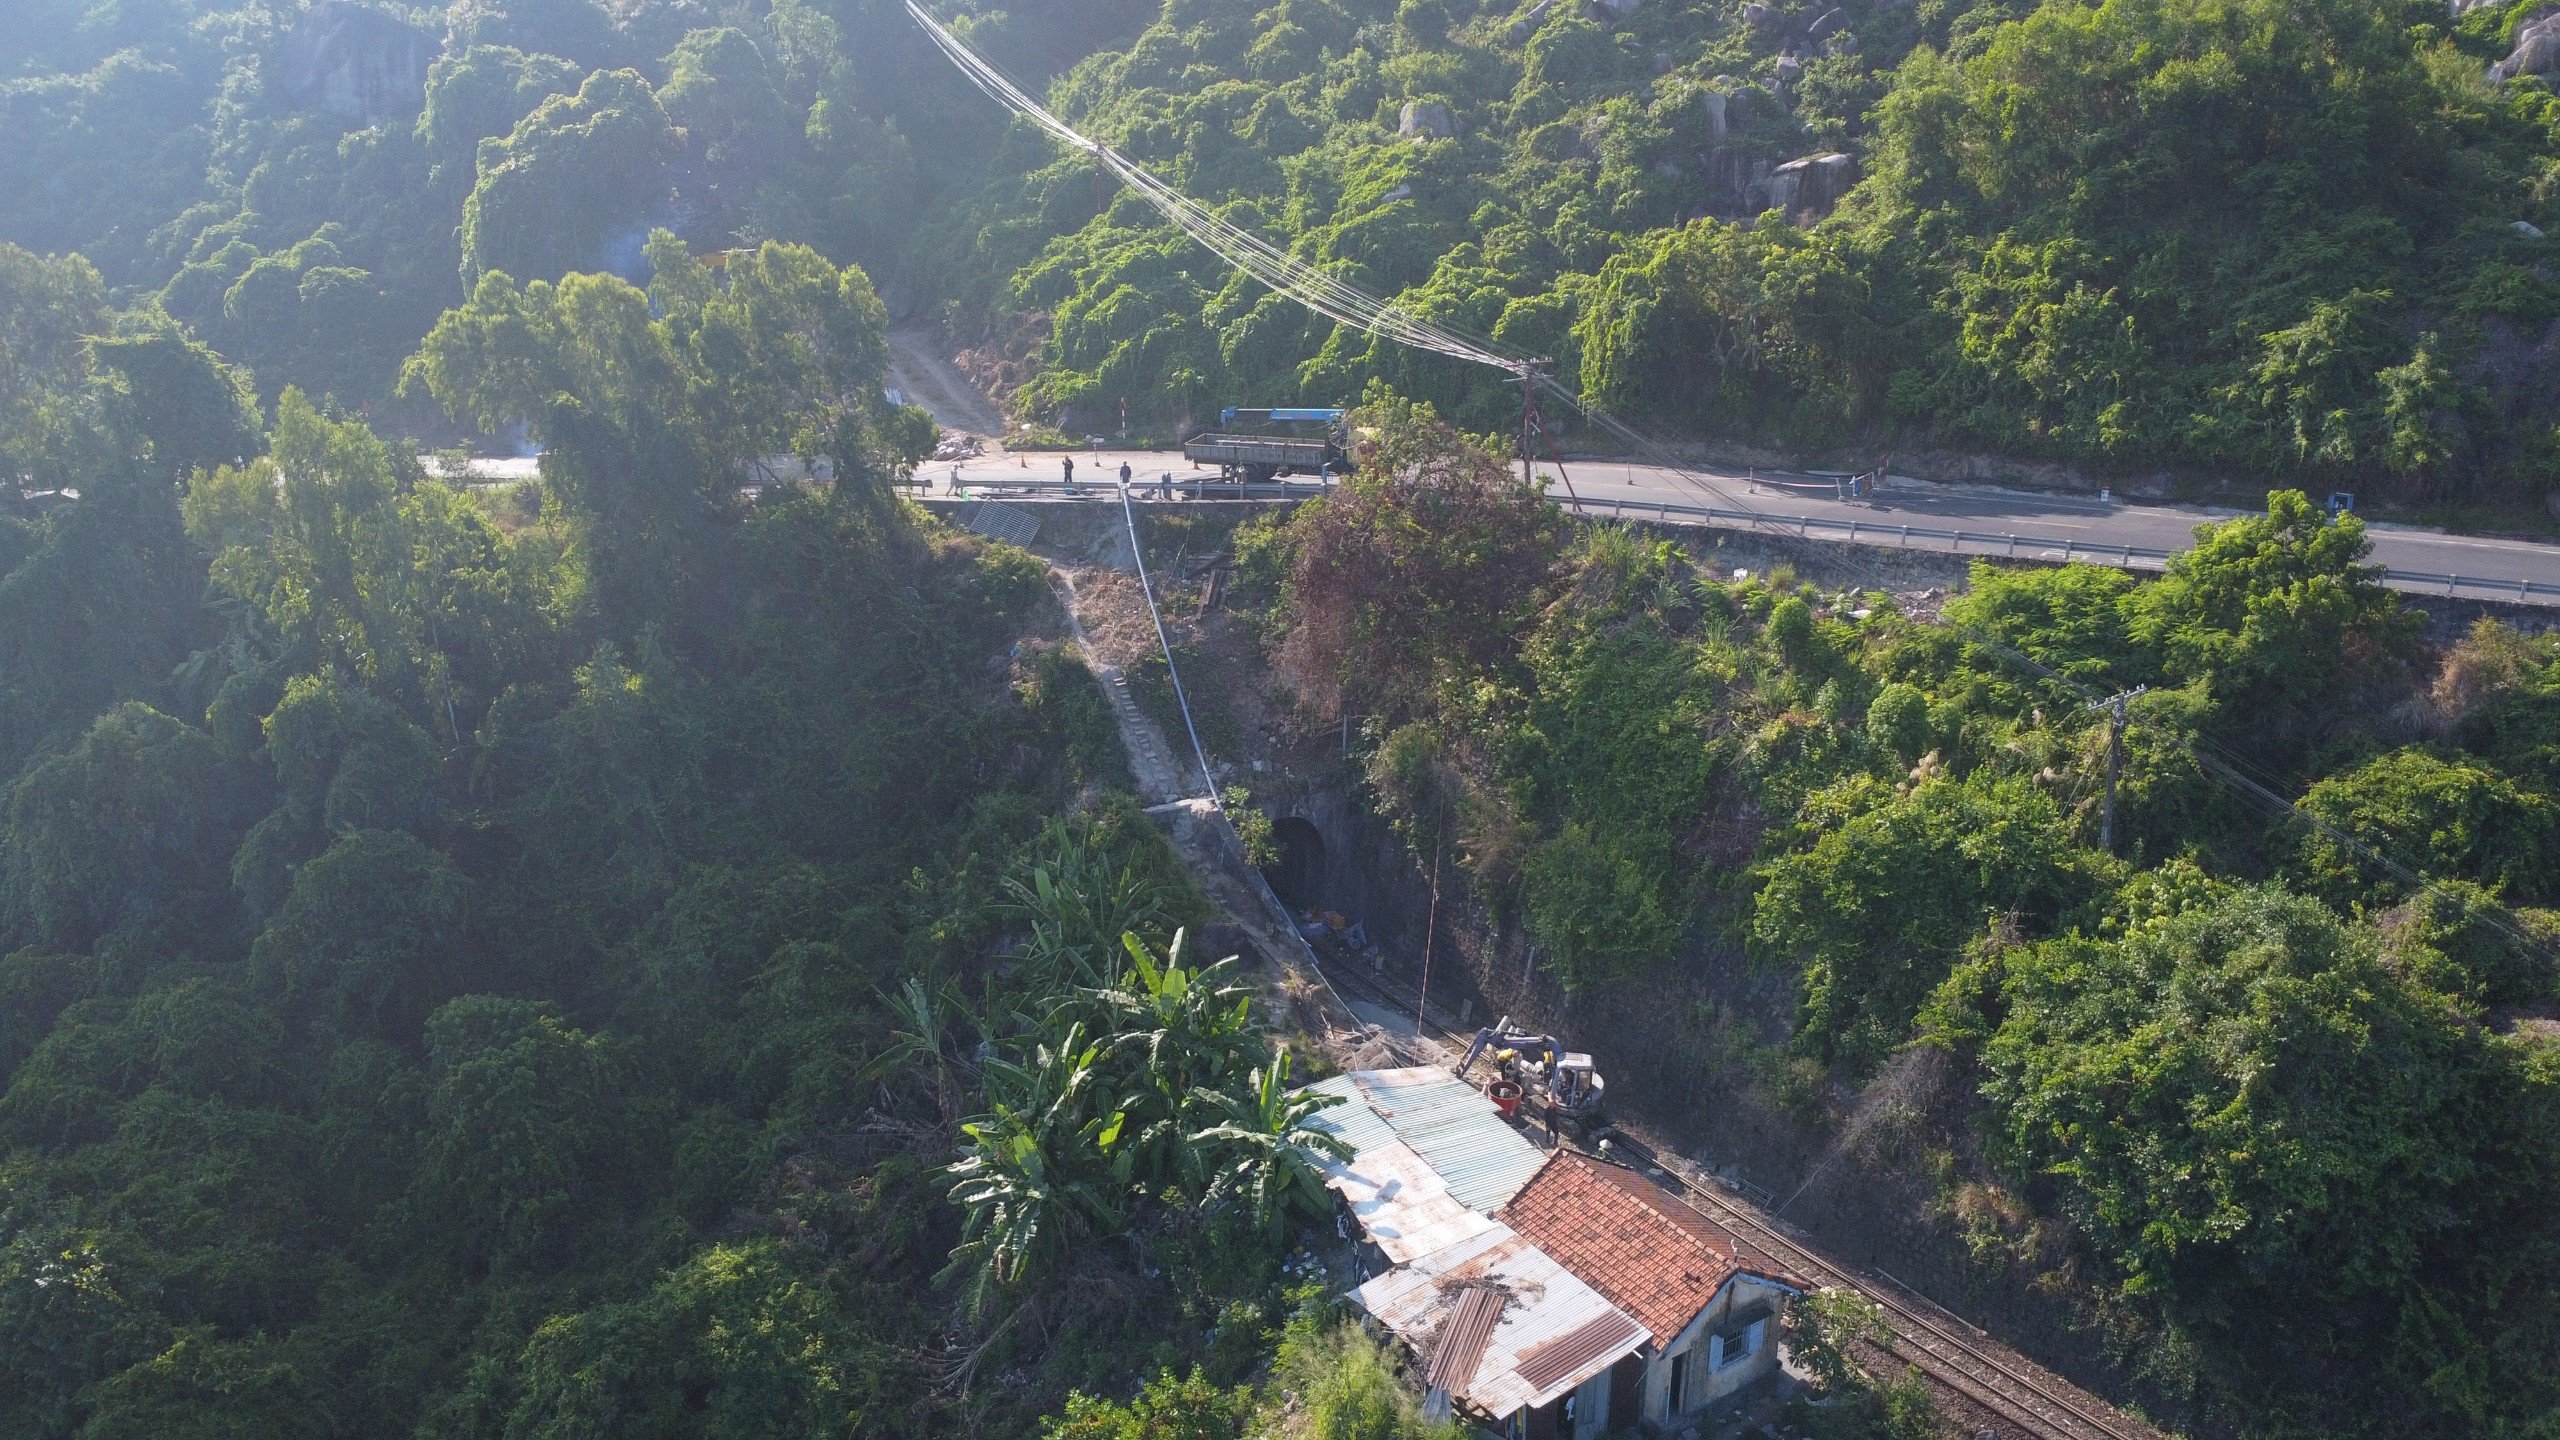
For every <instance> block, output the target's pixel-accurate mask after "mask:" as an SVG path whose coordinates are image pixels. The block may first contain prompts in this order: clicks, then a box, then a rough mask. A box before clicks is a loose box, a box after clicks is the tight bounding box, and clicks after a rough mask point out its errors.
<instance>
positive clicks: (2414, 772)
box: [2300, 746, 2560, 903]
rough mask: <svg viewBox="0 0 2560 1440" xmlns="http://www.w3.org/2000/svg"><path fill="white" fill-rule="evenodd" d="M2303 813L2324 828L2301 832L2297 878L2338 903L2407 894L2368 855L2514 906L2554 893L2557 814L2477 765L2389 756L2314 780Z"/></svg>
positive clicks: (2426, 752)
mask: <svg viewBox="0 0 2560 1440" xmlns="http://www.w3.org/2000/svg"><path fill="white" fill-rule="evenodd" d="M2302 808H2303V809H2304V810H2306V811H2308V812H2310V814H2311V815H2312V816H2314V817H2315V818H2317V819H2318V820H2320V821H2322V822H2323V823H2324V825H2325V826H2327V827H2328V828H2325V829H2313V830H2306V831H2305V832H2304V833H2303V836H2302V859H2301V862H2300V863H2301V867H2302V872H2303V876H2304V878H2305V879H2306V880H2307V881H2308V882H2309V888H2311V889H2313V890H2315V891H2317V892H2318V893H2321V894H2323V895H2327V896H2329V897H2331V898H2333V899H2335V900H2337V901H2338V902H2340V903H2345V902H2346V901H2349V900H2354V899H2371V898H2375V897H2388V896H2398V895H2402V894H2404V893H2405V892H2406V891H2407V890H2408V889H2410V888H2412V887H2411V886H2410V885H2409V884H2408V882H2406V881H2405V880H2403V879H2402V878H2401V877H2400V876H2399V875H2396V874H2393V873H2391V872H2390V871H2389V870H2388V869H2386V868H2385V867H2383V866H2379V865H2376V864H2375V863H2374V862H2372V861H2371V860H2369V859H2368V858H2367V856H2366V854H2365V853H2364V851H2365V850H2367V849H2370V850H2373V851H2377V852H2379V853H2380V854H2381V855H2383V856H2384V857H2386V860H2387V862H2388V863H2389V864H2390V865H2396V866H2401V867H2407V868H2409V869H2414V870H2416V871H2418V872H2420V873H2422V874H2424V875H2427V876H2432V877H2435V878H2438V879H2447V880H2473V881H2477V882H2479V883H2480V884H2482V885H2485V886H2487V887H2489V888H2490V889H2491V890H2493V891H2497V892H2500V893H2503V894H2506V895H2508V896H2510V897H2512V898H2514V899H2517V900H2526V901H2530V900H2539V899H2545V898H2548V897H2549V896H2550V895H2551V894H2552V893H2553V892H2552V882H2551V879H2550V876H2551V874H2552V865H2553V859H2554V856H2555V854H2560V850H2555V847H2560V810H2555V808H2554V807H2553V805H2552V802H2551V801H2550V800H2549V799H2547V798H2545V797H2544V796H2541V795H2537V794H2535V793H2533V792H2532V791H2529V790H2526V789H2523V788H2521V787H2520V786H2518V785H2517V784H2516V783H2515V782H2514V781H2513V780H2511V779H2509V778H2507V777H2506V776H2505V775H2502V774H2500V773H2499V772H2498V771H2497V770H2496V769H2495V768H2494V767H2492V766H2490V765H2488V764H2486V763H2485V762H2482V761H2477V760H2462V759H2455V758H2453V757H2449V756H2446V755H2444V754H2443V753H2441V752H2438V751H2433V750H2430V749H2427V748H2424V747H2420V746H2410V747H2407V748H2404V749H2400V750H2394V751H2392V752H2391V753H2390V754H2388V755H2383V756H2380V757H2377V758H2376V759H2373V760H2370V761H2367V762H2366V763H2365V764H2363V765H2361V766H2358V767H2357V768H2355V769H2353V770H2348V771H2342V772H2340V773H2338V774H2335V775H2331V776H2328V777H2327V778H2325V779H2323V780H2321V781H2320V782H2319V783H2318V784H2316V785H2314V786H2312V787H2311V792H2310V793H2309V794H2307V795H2305V796H2304V797H2303V798H2302Z"/></svg>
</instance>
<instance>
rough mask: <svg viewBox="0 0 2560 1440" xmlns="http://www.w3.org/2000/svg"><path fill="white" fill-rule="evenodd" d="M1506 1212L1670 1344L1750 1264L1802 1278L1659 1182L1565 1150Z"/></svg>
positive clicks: (1753, 1270) (1786, 1279) (1785, 1278)
mask: <svg viewBox="0 0 2560 1440" xmlns="http://www.w3.org/2000/svg"><path fill="white" fill-rule="evenodd" d="M1500 1218H1501V1219H1502V1220H1503V1221H1504V1222H1505V1223H1506V1224H1508V1225H1510V1226H1511V1228H1512V1229H1514V1230H1517V1231H1519V1232H1520V1233H1521V1234H1522V1235H1524V1236H1526V1237H1528V1240H1529V1242H1530V1243H1531V1244H1533V1245H1535V1246H1537V1247H1538V1248H1539V1249H1541V1250H1544V1251H1546V1252H1547V1253H1548V1254H1549V1255H1551V1256H1553V1257H1555V1261H1556V1263H1557V1264H1559V1265H1562V1266H1563V1267H1564V1268H1565V1269H1566V1270H1568V1271H1570V1272H1572V1273H1573V1274H1574V1275H1576V1276H1578V1277H1580V1278H1581V1279H1582V1281H1583V1282H1584V1283H1585V1284H1588V1285H1589V1286H1590V1287H1591V1288H1592V1289H1594V1290H1597V1291H1599V1292H1600V1293H1601V1294H1603V1295H1605V1296H1607V1297H1609V1300H1610V1302H1611V1303H1612V1304H1615V1305H1616V1306H1617V1307H1618V1308H1619V1309H1621V1310H1624V1311H1626V1312H1627V1313H1628V1314H1630V1315H1632V1316H1634V1317H1635V1318H1636V1320H1637V1322H1638V1323H1639V1324H1641V1325H1643V1326H1644V1327H1645V1328H1646V1329H1648V1330H1650V1331H1652V1332H1653V1334H1654V1338H1655V1341H1656V1343H1658V1344H1669V1343H1670V1341H1671V1338H1672V1337H1673V1336H1675V1335H1678V1334H1679V1333H1680V1332H1681V1331H1682V1330H1683V1329H1685V1328H1686V1327H1687V1326H1688V1324H1689V1322H1690V1321H1691V1320H1692V1319H1695V1318H1696V1317H1697V1314H1698V1312H1699V1311H1700V1310H1703V1309H1705V1308H1706V1307H1707V1304H1708V1302H1709V1301H1712V1300H1713V1299H1715V1297H1716V1292H1717V1291H1719V1290H1721V1289H1723V1288H1724V1285H1725V1282H1726V1281H1728V1280H1731V1279H1732V1278H1733V1277H1734V1276H1736V1275H1739V1274H1744V1273H1749V1274H1753V1275H1761V1276H1765V1277H1767V1278H1769V1279H1773V1280H1777V1281H1779V1282H1780V1283H1782V1284H1788V1285H1793V1286H1796V1287H1797V1288H1799V1289H1801V1288H1803V1283H1802V1282H1801V1281H1798V1280H1796V1279H1794V1278H1793V1277H1792V1276H1790V1275H1788V1274H1787V1272H1785V1271H1784V1270H1781V1269H1779V1268H1778V1267H1777V1266H1775V1265H1772V1264H1770V1263H1769V1262H1768V1261H1767V1260H1766V1259H1764V1258H1762V1257H1761V1256H1759V1255H1758V1254H1755V1253H1754V1252H1752V1251H1751V1250H1749V1249H1748V1248H1746V1247H1744V1246H1743V1245H1742V1244H1741V1242H1739V1241H1738V1240H1736V1239H1735V1238H1734V1236H1733V1234H1732V1232H1731V1231H1728V1230H1726V1229H1725V1228H1724V1227H1723V1226H1721V1225H1718V1224H1716V1223H1715V1222H1714V1221H1712V1220H1709V1219H1708V1218H1707V1217H1706V1216H1704V1215H1701V1214H1699V1213H1698V1212H1697V1211H1695V1210H1693V1209H1691V1208H1690V1207H1689V1206H1687V1205H1685V1204H1682V1203H1681V1202H1680V1201H1679V1200H1678V1199H1677V1198H1675V1197H1673V1196H1672V1195H1671V1194H1669V1193H1668V1192H1666V1191H1665V1190H1663V1188H1662V1187H1661V1186H1659V1185H1656V1184H1654V1183H1653V1182H1652V1181H1650V1180H1647V1179H1645V1178H1644V1177H1643V1176H1641V1175H1638V1174H1636V1173H1635V1172H1634V1171H1632V1170H1624V1169H1620V1168H1619V1167H1617V1166H1615V1165H1607V1164H1603V1163H1601V1162H1600V1161H1597V1160H1594V1159H1591V1158H1590V1157H1588V1156H1585V1155H1578V1154H1575V1153H1574V1152H1573V1151H1570V1150H1559V1151H1557V1152H1556V1153H1555V1154H1554V1155H1553V1156H1552V1157H1550V1158H1549V1159H1548V1161H1547V1163H1546V1165H1545V1166H1544V1167H1542V1168H1541V1169H1540V1170H1539V1171H1538V1173H1537V1174H1536V1175H1535V1176H1534V1177H1532V1178H1531V1179H1530V1181H1529V1183H1528V1184H1527V1185H1525V1186H1522V1187H1521V1190H1520V1193H1519V1194H1517V1195H1514V1196H1513V1197H1511V1203H1510V1204H1509V1205H1506V1206H1504V1207H1503V1209H1502V1210H1501V1212H1500Z"/></svg>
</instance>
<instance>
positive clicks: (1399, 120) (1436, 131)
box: [1396, 100, 1458, 140]
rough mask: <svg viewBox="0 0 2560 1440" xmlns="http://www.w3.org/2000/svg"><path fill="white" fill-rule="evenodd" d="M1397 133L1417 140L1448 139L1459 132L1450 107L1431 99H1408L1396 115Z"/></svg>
mask: <svg viewBox="0 0 2560 1440" xmlns="http://www.w3.org/2000/svg"><path fill="white" fill-rule="evenodd" d="M1396 133H1397V134H1399V135H1404V136H1408V137H1411V138H1413V139H1417V140H1447V139H1450V138H1453V137H1454V136H1456V135H1457V133H1458V122H1457V119H1456V117H1454V116H1452V115H1451V114H1450V113H1449V107H1448V106H1446V105H1442V104H1439V103H1438V102H1436V101H1431V100H1407V101H1406V102H1404V109H1403V110H1402V111H1400V112H1398V114H1397V115H1396Z"/></svg>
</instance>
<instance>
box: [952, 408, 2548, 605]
mask: <svg viewBox="0 0 2560 1440" xmlns="http://www.w3.org/2000/svg"><path fill="white" fill-rule="evenodd" d="M1059 460H1060V452H1056V451H1046V452H1044V451H1030V452H1022V453H1003V454H996V455H989V456H982V457H980V458H978V459H975V460H967V461H962V462H959V463H958V464H957V465H954V464H953V463H952V462H950V461H941V462H927V463H926V464H925V466H924V467H923V468H922V469H921V470H920V471H919V472H918V475H917V478H918V479H919V480H922V481H925V482H928V489H929V492H930V493H932V494H936V495H948V494H952V493H954V479H953V477H954V475H955V474H956V475H957V477H958V479H957V487H958V490H959V491H961V492H965V493H967V494H969V495H973V496H982V497H986V498H1001V497H1003V496H1006V495H1021V496H1024V497H1026V498H1030V497H1038V498H1047V499H1055V498H1063V497H1062V495H1061V481H1062V469H1061V466H1060V464H1059ZM1124 460H1125V461H1127V462H1128V464H1129V467H1130V471H1131V474H1132V478H1133V481H1134V482H1135V484H1136V494H1137V496H1138V498H1139V500H1140V501H1142V502H1145V503H1155V496H1156V494H1157V485H1158V482H1159V481H1160V478H1161V477H1163V476H1165V475H1167V474H1170V475H1171V476H1172V477H1173V481H1174V484H1175V486H1176V487H1177V493H1183V491H1184V489H1185V487H1193V486H1199V485H1202V484H1203V483H1204V482H1214V481H1215V479H1216V475H1215V472H1214V471H1205V470H1201V469H1197V468H1194V467H1193V466H1192V465H1191V464H1190V463H1189V462H1188V461H1186V460H1184V459H1183V458H1182V455H1181V452H1179V451H1146V450H1116V449H1112V448H1109V447H1107V446H1106V447H1104V448H1102V449H1100V450H1087V451H1078V452H1076V471H1075V473H1076V480H1077V488H1078V490H1079V491H1082V492H1084V494H1085V495H1086V496H1089V497H1090V498H1093V499H1106V498H1109V497H1110V494H1111V487H1112V485H1113V484H1114V483H1115V482H1116V481H1117V479H1118V477H1119V471H1120V465H1121V462H1122V461H1124ZM1554 472H1555V467H1553V466H1552V465H1548V466H1541V467H1539V473H1540V474H1541V475H1545V476H1549V477H1551V478H1552V477H1553V476H1554ZM1290 488H1292V489H1298V490H1310V489H1312V488H1313V482H1311V481H1301V482H1298V483H1297V484H1296V485H1294V486H1292V487H1290ZM1222 490H1223V487H1219V486H1216V485H1214V484H1210V486H1209V488H1208V490H1207V492H1206V493H1209V494H1211V495H1216V494H1219V493H1222ZM1257 493H1274V492H1271V491H1263V492H1257ZM1549 493H1551V494H1553V495H1554V496H1555V497H1556V498H1557V499H1558V500H1559V501H1567V502H1568V503H1577V504H1578V505H1579V508H1580V509H1581V510H1582V511H1583V513H1585V514H1596V515H1622V516H1624V517H1626V518H1628V519H1646V520H1663V521H1667V522H1672V523H1681V522H1686V523H1691V524H1707V525H1715V526H1719V527H1723V528H1728V529H1754V530H1760V531H1763V532H1767V533H1777V534H1787V535H1801V536H1807V537H1810V538H1814V539H1826V540H1850V541H1853V542H1855V543H1859V544H1868V545H1878V546H1884V547H1888V548H1891V547H1907V548H1912V549H1924V548H1925V549H1933V550H1941V551H1954V552H1957V553H1961V554H1967V555H1987V556H1994V557H1999V556H2016V557H2018V558H2021V559H2026V558H2041V559H2048V560H2064V559H2070V560H2087V561H2092V562H2095V563H2098V564H2112V565H2119V566H2125V567H2128V568H2132V569H2137V570H2156V569H2159V568H2160V567H2161V565H2162V564H2163V563H2164V562H2165V561H2166V559H2167V557H2168V556H2169V555H2171V554H2173V553H2175V552H2177V551H2180V550H2184V549H2186V548H2187V547H2188V546H2189V545H2191V544H2192V543H2194V532H2195V528H2196V526H2198V525H2200V524H2204V523H2206V522H2208V521H2212V520H2219V519H2227V518H2229V517H2230V516H2232V515H2235V514H2238V513H2240V512H2238V511H2233V510H2216V509H2207V508H2204V507H2201V506H2188V505H2160V504H2129V503H2126V502H2123V501H2114V500H2100V499H2098V498H2096V497H2094V496H2081V495H2051V494H2044V493H2040V492H2034V491H2022V490H2007V489H2001V488H1999V487H1996V486H1987V485H1940V484H1933V483H1929V482H1925V481H1919V480H1911V479H1906V478H1904V477H1901V476H1894V477H1892V478H1890V479H1888V480H1887V481H1886V482H1885V484H1884V485H1883V486H1881V487H1879V489H1878V492H1877V493H1876V494H1874V495H1873V496H1870V497H1865V498H1857V499H1844V498H1841V495H1840V493H1839V485H1838V483H1837V480H1836V478H1834V477H1828V476H1823V475H1812V474H1805V473H1802V472H1768V473H1766V474H1758V475H1753V474H1742V475H1725V474H1703V473H1702V474H1697V475H1683V474H1680V473H1677V472H1674V471H1669V470H1665V469H1663V468H1661V467H1659V466H1653V465H1630V464H1623V463H1619V462H1616V461H1607V460H1595V461H1568V462H1567V463H1566V465H1565V467H1564V474H1563V476H1562V480H1561V481H1560V482H1559V483H1556V484H1553V485H1551V486H1550V487H1549ZM1853 527H1854V528H1853ZM2367 533H2368V534H2369V535H2371V536H2372V538H2373V559H2374V560H2375V562H2377V563H2379V564H2381V565H2384V566H2386V567H2388V568H2389V571H2390V572H2391V573H2390V582H2391V584H2392V585H2394V586H2395V587H2397V588H2399V589H2403V590H2409V591H2413V592H2417V593H2421V594H2437V595H2443V594H2453V595H2461V596H2465V597H2468V598H2472V599H2483V600H2509V601H2526V602H2529V603H2532V604H2537V605H2554V606H2560V546H2555V545H2549V544H2539V543H2535V542H2532V541H2523V540H2496V539H2486V538H2480V537H2474V536H2467V535H2448V534H2445V533H2443V532H2441V531H2436V530H2428V529H2422V528H2419V527H2416V526H2409V525H2390V524H2380V523H2374V524H2370V525H2369V526H2368V528H2367Z"/></svg>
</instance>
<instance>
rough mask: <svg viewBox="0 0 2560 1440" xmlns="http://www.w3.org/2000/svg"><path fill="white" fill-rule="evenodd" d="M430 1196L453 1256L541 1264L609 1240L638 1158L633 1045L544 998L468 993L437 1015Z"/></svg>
mask: <svg viewBox="0 0 2560 1440" xmlns="http://www.w3.org/2000/svg"><path fill="white" fill-rule="evenodd" d="M426 1038H427V1054H428V1057H429V1060H430V1063H431V1066H432V1069H433V1072H434V1075H435V1088H434V1091H433V1093H432V1095H431V1097H430V1100H429V1104H428V1111H427V1124H428V1128H427V1130H426V1132H425V1134H424V1135H423V1137H422V1138H423V1141H424V1155H423V1166H422V1169H421V1172H420V1176H419V1186H420V1192H421V1195H422V1198H423V1199H425V1200H426V1201H427V1202H428V1203H429V1204H430V1205H431V1206H432V1207H433V1211H432V1213H434V1214H436V1215H437V1217H438V1218H439V1219H440V1220H442V1221H443V1222H444V1223H443V1226H442V1230H441V1233H443V1234H444V1235H445V1236H446V1237H447V1238H448V1240H449V1241H450V1242H451V1243H452V1244H453V1245H454V1247H455V1248H456V1250H457V1252H458V1253H460V1254H463V1255H466V1256H470V1257H472V1258H474V1259H476V1260H478V1261H479V1262H481V1263H482V1264H484V1265H487V1266H489V1267H491V1268H493V1269H495V1270H501V1271H518V1270H527V1269H530V1270H535V1271H539V1270H542V1269H545V1268H550V1267H552V1266H556V1265H558V1264H560V1263H561V1262H562V1261H563V1260H564V1259H566V1258H567V1257H568V1252H569V1251H570V1249H571V1248H572V1247H573V1246H575V1245H577V1244H579V1243H581V1242H582V1241H586V1240H589V1239H592V1238H595V1237H598V1236H599V1235H600V1234H601V1231H600V1230H599V1228H598V1227H597V1225H596V1219H597V1217H598V1216H599V1215H600V1214H608V1213H612V1212H614V1211H615V1210H618V1209H619V1208H620V1204H621V1202H622V1201H624V1199H625V1198H626V1197H627V1193H628V1189H629V1186H630V1184H631V1182H632V1180H633V1178H634V1176H635V1173H636V1172H635V1169H634V1167H635V1166H636V1165H637V1164H638V1162H639V1160H640V1156H641V1154H642V1147H641V1144H640V1141H639V1137H638V1136H637V1135H636V1134H634V1133H633V1132H632V1130H631V1128H630V1127H631V1123H632V1104H631V1102H630V1101H629V1100H628V1099H627V1098H626V1094H627V1089H628V1085H629V1082H630V1070H629V1060H628V1058H627V1047H626V1046H625V1045H624V1044H622V1043H620V1042H618V1041H617V1040H616V1039H615V1038H614V1037H612V1036H607V1035H597V1034H593V1033H590V1032H587V1031H583V1030H579V1029H576V1028H574V1027H572V1026H569V1025H567V1024H564V1023H562V1022H561V1021H560V1020H559V1019H558V1018H557V1017H556V1016H554V1015H551V1014H549V1013H547V1012H546V1011H545V1010H544V1008H543V1007H542V1006H540V1005H538V1004H535V1003H532V1002H529V1001H522V1000H506V999H500V998H498V997H496V996H491V995H466V996H463V997H462V998H460V999H457V1000H452V1001H449V1002H447V1003H446V1004H445V1005H443V1006H442V1007H440V1008H438V1009H437V1010H436V1012H435V1013H434V1014H433V1015H430V1016H428V1017H427V1031H426Z"/></svg>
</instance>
